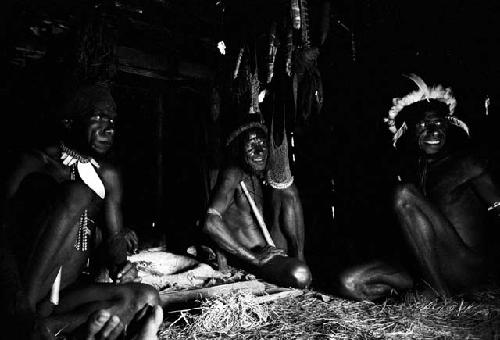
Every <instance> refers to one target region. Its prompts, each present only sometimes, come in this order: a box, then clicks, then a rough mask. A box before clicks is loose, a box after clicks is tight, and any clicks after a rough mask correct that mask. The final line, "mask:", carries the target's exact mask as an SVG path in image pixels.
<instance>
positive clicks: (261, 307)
mask: <svg viewBox="0 0 500 340" xmlns="http://www.w3.org/2000/svg"><path fill="white" fill-rule="evenodd" d="M268 318H269V308H268V306H267V305H266V304H258V303H257V302H256V301H255V296H254V295H253V294H252V293H249V292H246V291H244V290H241V291H235V292H231V293H229V294H224V295H220V296H215V297H214V298H212V299H208V300H206V301H205V302H203V304H202V306H201V315H200V316H199V317H198V318H197V319H196V322H195V323H194V325H193V328H194V330H195V331H197V332H199V333H206V332H219V333H225V334H227V333H230V332H234V331H239V330H247V329H253V328H257V327H258V326H261V325H262V324H264V323H265V322H266V321H267V320H268Z"/></svg>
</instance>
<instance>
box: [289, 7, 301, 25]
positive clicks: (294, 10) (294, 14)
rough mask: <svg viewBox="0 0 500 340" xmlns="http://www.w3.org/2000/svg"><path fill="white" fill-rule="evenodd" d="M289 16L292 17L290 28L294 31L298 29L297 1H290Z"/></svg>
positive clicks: (299, 23) (298, 13) (298, 9)
mask: <svg viewBox="0 0 500 340" xmlns="http://www.w3.org/2000/svg"><path fill="white" fill-rule="evenodd" d="M290 6H291V7H290V14H291V16H292V26H293V28H295V29H296V30H298V29H300V26H301V22H300V19H301V18H300V8H299V0H291V3H290Z"/></svg>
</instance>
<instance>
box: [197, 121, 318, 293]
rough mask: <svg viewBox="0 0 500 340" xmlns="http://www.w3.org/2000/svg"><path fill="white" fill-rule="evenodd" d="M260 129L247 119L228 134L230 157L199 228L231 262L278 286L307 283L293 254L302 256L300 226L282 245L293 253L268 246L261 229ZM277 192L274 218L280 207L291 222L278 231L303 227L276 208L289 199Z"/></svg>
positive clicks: (263, 146)
mask: <svg viewBox="0 0 500 340" xmlns="http://www.w3.org/2000/svg"><path fill="white" fill-rule="evenodd" d="M266 132H267V130H266V128H265V126H264V125H263V124H262V123H260V122H257V121H253V122H252V121H249V122H247V123H246V124H243V125H242V126H240V127H239V128H238V129H237V130H235V131H234V132H233V133H232V134H231V135H230V136H229V139H228V142H227V146H228V147H229V148H230V149H231V150H230V151H231V160H230V163H229V164H228V166H226V167H225V168H224V169H223V170H222V171H221V172H220V173H219V176H218V179H217V183H216V184H215V187H214V189H213V192H212V195H211V198H210V203H209V208H208V212H207V216H206V220H205V224H204V232H205V233H206V234H208V236H209V237H210V239H211V240H212V241H213V242H214V243H215V244H216V246H217V247H219V248H220V249H221V250H222V251H223V252H224V253H227V254H229V255H230V258H229V259H230V260H233V261H237V262H238V263H240V264H241V266H243V267H244V268H245V269H247V270H249V271H251V272H254V273H256V274H257V275H258V276H261V277H262V278H264V279H266V280H268V281H269V282H272V283H275V284H278V285H281V286H291V287H297V288H305V287H307V286H308V285H309V284H310V282H311V273H310V271H309V268H308V267H307V266H306V265H305V263H304V262H303V261H301V260H300V259H299V258H302V259H303V250H302V247H303V230H302V232H297V231H294V235H293V237H292V238H293V240H292V243H291V244H290V246H291V247H287V248H290V249H294V253H295V254H294V255H296V256H297V257H299V258H292V257H287V256H286V253H285V251H284V250H283V249H279V248H276V247H275V246H274V245H273V243H274V242H273V240H272V239H271V237H270V235H269V232H268V231H267V229H266V228H265V223H264V218H263V216H264V215H263V206H264V204H263V203H264V202H263V188H262V185H261V183H262V182H263V180H264V175H265V169H266V163H267V156H268V150H267V135H266ZM290 190H291V191H290V193H289V196H290V197H292V196H293V197H294V199H297V200H298V197H297V195H293V193H294V192H295V193H296V190H295V189H290ZM293 190H295V191H293ZM282 195H285V194H282ZM286 195H288V194H286ZM279 196H280V195H276V196H275V200H274V201H275V206H276V207H275V208H276V209H277V212H276V214H275V216H277V217H276V221H278V220H279V216H280V215H281V214H280V211H281V210H284V211H285V212H286V217H285V223H286V222H290V223H292V225H290V226H288V227H286V228H284V230H290V228H296V227H302V228H303V222H300V223H298V222H297V223H296V221H295V220H294V219H295V218H297V216H296V214H292V213H290V211H289V210H288V209H287V208H284V209H282V203H283V202H285V201H286V202H289V201H290V200H288V199H286V200H284V199H283V196H281V197H279ZM292 201H293V200H292ZM293 202H294V203H296V201H293ZM300 212H301V211H300V210H298V211H297V212H296V213H297V214H300ZM300 219H302V216H300ZM300 238H301V239H300ZM299 239H300V240H299ZM283 240H285V239H283ZM280 245H281V244H280ZM283 245H285V243H283Z"/></svg>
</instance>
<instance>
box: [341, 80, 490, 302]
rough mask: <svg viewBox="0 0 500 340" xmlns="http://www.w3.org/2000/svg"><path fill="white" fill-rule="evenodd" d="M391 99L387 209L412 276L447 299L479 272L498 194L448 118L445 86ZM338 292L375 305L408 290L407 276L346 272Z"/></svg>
mask: <svg viewBox="0 0 500 340" xmlns="http://www.w3.org/2000/svg"><path fill="white" fill-rule="evenodd" d="M409 78H410V79H411V80H413V81H414V82H415V84H416V85H417V86H418V90H416V91H414V92H412V93H410V94H408V95H407V96H405V97H403V98H395V99H394V100H393V106H392V107H391V109H390V111H389V116H388V118H386V123H387V124H388V126H389V129H390V131H391V132H392V133H393V134H394V137H393V145H394V147H396V148H397V150H398V152H399V153H401V155H402V156H403V157H402V159H403V161H402V162H401V164H402V166H401V169H400V172H399V174H398V178H399V180H400V183H399V184H398V186H397V188H396V190H395V196H394V209H395V212H396V215H397V217H398V221H399V225H400V227H401V230H402V233H403V235H404V237H405V241H406V242H407V244H408V245H409V249H410V251H411V254H412V256H413V258H414V259H415V263H416V273H414V274H415V275H412V276H413V277H414V278H421V279H423V282H425V284H426V285H427V286H428V287H427V288H430V290H431V291H433V292H435V293H437V294H439V295H441V296H448V295H453V294H457V293H461V292H465V291H467V290H469V289H470V288H472V287H474V286H476V285H477V284H478V283H480V282H481V281H483V280H484V279H485V277H486V273H487V247H486V237H487V228H488V225H489V224H490V221H489V217H488V214H493V215H495V216H497V215H499V213H500V191H499V190H498V188H497V186H496V185H495V184H494V182H493V180H492V178H491V176H490V174H489V173H488V166H487V163H486V162H485V161H484V160H482V159H480V158H479V157H477V156H476V155H475V154H474V153H473V152H472V150H471V149H470V148H468V147H467V140H468V136H469V129H468V127H467V125H466V124H465V123H464V122H463V121H461V120H460V119H458V118H456V117H455V116H454V111H455V106H456V99H455V98H454V97H453V94H452V91H451V89H450V88H443V87H442V86H435V87H429V86H428V85H427V84H426V83H425V82H424V81H423V80H422V79H421V78H420V77H418V76H416V75H414V74H412V75H410V76H409ZM341 281H342V289H343V292H344V294H346V295H348V296H350V297H354V298H357V299H375V298H378V297H381V296H384V295H387V294H388V293H389V292H390V291H391V290H392V289H399V290H401V289H405V288H409V287H411V286H412V278H411V277H410V276H409V275H408V272H407V271H404V270H396V269H394V268H392V267H390V266H388V265H386V264H384V263H376V264H373V263H372V264H368V265H363V266H359V267H357V268H354V269H351V270H348V271H346V272H345V273H344V275H343V276H342V280H341Z"/></svg>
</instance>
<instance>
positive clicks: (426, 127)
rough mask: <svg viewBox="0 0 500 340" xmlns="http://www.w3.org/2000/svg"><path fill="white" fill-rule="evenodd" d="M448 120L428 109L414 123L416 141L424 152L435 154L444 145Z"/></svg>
mask: <svg viewBox="0 0 500 340" xmlns="http://www.w3.org/2000/svg"><path fill="white" fill-rule="evenodd" d="M447 130H448V122H447V121H446V120H445V119H444V118H443V117H442V115H440V114H438V113H437V112H434V111H428V112H426V113H425V114H424V118H423V119H422V120H420V121H419V122H418V123H417V124H416V137H417V143H418V146H419V148H420V150H422V151H423V152H424V153H425V154H427V155H429V156H431V155H435V154H437V153H438V152H439V151H441V150H442V149H443V147H444V144H445V142H446V133H447Z"/></svg>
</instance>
